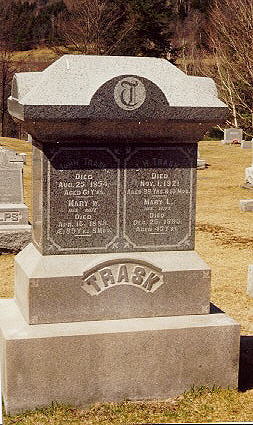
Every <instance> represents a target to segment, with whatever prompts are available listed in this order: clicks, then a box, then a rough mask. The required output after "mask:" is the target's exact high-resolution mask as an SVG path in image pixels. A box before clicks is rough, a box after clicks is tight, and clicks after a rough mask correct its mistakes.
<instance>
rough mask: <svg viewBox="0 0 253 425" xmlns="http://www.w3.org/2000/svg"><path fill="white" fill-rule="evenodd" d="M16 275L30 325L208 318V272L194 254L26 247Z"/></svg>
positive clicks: (20, 301)
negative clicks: (51, 252)
mask: <svg viewBox="0 0 253 425" xmlns="http://www.w3.org/2000/svg"><path fill="white" fill-rule="evenodd" d="M15 270H16V272H15V273H16V275H15V297H16V300H17V304H18V306H19V308H20V310H21V312H22V314H23V315H24V317H25V319H26V321H27V323H29V324H32V325H37V324H42V323H61V322H77V321H79V322H82V321H86V320H112V319H130V318H133V317H154V316H182V315H184V314H185V315H189V314H190V315H191V314H201V315H202V314H208V313H209V308H210V296H209V292H210V280H211V273H210V268H209V266H208V265H207V264H206V263H205V262H204V261H203V260H202V259H201V258H200V257H199V255H198V254H197V253H196V252H195V251H161V252H126V253H113V254H112V253H108V254H88V255H85V254H74V255H42V254H41V253H40V252H39V251H38V250H37V249H36V247H35V246H34V245H33V244H29V245H28V246H27V247H26V248H25V249H24V250H23V251H22V252H20V253H19V254H18V255H17V256H16V259H15ZM147 282H148V283H147ZM152 283H154V284H153V285H152Z"/></svg>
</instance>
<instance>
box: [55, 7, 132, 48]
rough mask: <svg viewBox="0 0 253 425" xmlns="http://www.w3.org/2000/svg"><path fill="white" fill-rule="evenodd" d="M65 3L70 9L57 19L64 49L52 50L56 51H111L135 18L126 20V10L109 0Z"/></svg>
mask: <svg viewBox="0 0 253 425" xmlns="http://www.w3.org/2000/svg"><path fill="white" fill-rule="evenodd" d="M65 3H66V5H67V6H68V7H69V12H68V13H62V14H60V16H58V18H57V21H56V27H57V31H58V33H59V34H60V37H61V45H62V46H63V48H62V47H61V48H59V47H57V48H55V47H54V50H57V52H59V53H63V52H68V53H71V52H75V53H82V54H97V55H101V54H112V53H113V52H116V51H117V49H118V48H119V46H120V45H121V43H122V41H123V40H124V39H125V38H126V37H127V34H128V33H129V32H130V31H131V30H132V28H133V27H134V18H133V17H132V18H131V19H125V17H126V14H125V11H124V10H122V9H121V8H119V7H117V6H116V4H115V3H113V2H109V1H108V0H80V1H79V2H78V4H77V3H75V2H72V1H71V0H69V1H68V0H66V1H65ZM126 9H127V6H126V8H125V10H126Z"/></svg>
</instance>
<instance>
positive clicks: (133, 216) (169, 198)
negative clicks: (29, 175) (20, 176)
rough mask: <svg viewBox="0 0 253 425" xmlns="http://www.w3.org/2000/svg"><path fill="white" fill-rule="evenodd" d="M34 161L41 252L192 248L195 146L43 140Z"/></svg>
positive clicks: (38, 241)
mask: <svg viewBox="0 0 253 425" xmlns="http://www.w3.org/2000/svg"><path fill="white" fill-rule="evenodd" d="M37 159H38V161H39V162H43V167H42V168H43V171H42V173H40V172H39V171H38V176H37V181H38V184H37V188H36V189H35V192H36V193H34V197H35V198H36V199H37V201H36V202H37V203H35V204H34V205H35V206H36V208H35V209H37V210H38V211H37V215H36V213H35V214H34V217H35V227H36V226H37V227H38V229H37V231H36V232H35V231H34V240H35V242H36V244H37V246H38V248H39V249H41V250H42V252H43V254H49V255H50V254H57V253H59V254H71V253H73V254H74V253H102V252H129V251H133V252H134V251H161V250H190V249H193V248H194V224H195V223H194V221H195V188H196V182H195V180H196V161H197V145H195V144H190V143H189V144H186V143H184V145H177V144H170V145H169V146H164V145H162V144H159V145H157V144H155V145H151V144H144V143H142V144H141V146H138V145H137V143H135V144H127V143H126V144H124V145H116V144H115V143H112V144H108V143H107V144H105V145H101V144H99V145H94V146H90V145H87V146H85V147H79V145H70V144H65V145H58V146H57V145H46V146H44V147H43V153H42V156H41V157H40V156H38V158H37ZM35 180H36V179H35ZM41 193H42V199H43V202H42V199H41V196H40V194H41ZM40 223H41V224H40ZM40 229H41V231H40ZM35 236H36V237H35Z"/></svg>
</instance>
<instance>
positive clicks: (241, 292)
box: [0, 138, 253, 335]
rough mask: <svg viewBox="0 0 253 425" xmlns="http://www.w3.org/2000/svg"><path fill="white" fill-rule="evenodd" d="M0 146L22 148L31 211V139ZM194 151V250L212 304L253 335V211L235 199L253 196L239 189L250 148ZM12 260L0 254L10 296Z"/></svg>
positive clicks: (3, 288)
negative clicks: (251, 274)
mask: <svg viewBox="0 0 253 425" xmlns="http://www.w3.org/2000/svg"><path fill="white" fill-rule="evenodd" d="M0 145H2V146H7V147H9V148H11V149H14V150H16V151H17V152H26V153H27V164H26V165H25V166H24V190H25V203H26V204H27V205H28V207H29V209H30V213H31V144H30V143H27V142H25V141H17V140H15V139H8V138H1V139H0ZM199 151H200V156H201V159H205V160H206V162H207V163H208V164H209V166H208V168H206V169H205V170H198V171H197V177H198V186H197V216H196V251H197V252H198V253H199V255H200V256H201V257H202V258H203V259H204V260H205V261H206V262H207V263H208V264H209V266H210V267H211V269H212V288H211V301H212V303H214V304H215V305H216V306H217V307H219V308H220V309H221V310H223V311H224V312H226V313H227V314H228V315H229V316H231V317H232V318H234V319H235V320H237V321H238V322H239V323H240V325H241V334H242V335H253V313H252V312H253V298H250V297H249V296H248V295H247V291H246V289H247V274H248V266H249V264H253V212H252V213H250V212H241V211H240V209H239V200H240V199H250V198H253V190H252V189H243V188H241V185H242V184H243V183H244V171H245V168H246V167H249V166H250V165H251V163H252V151H251V150H249V149H241V147H240V145H222V144H221V143H220V142H218V141H208V142H207V141H205V142H200V144H199ZM30 220H32V217H31V215H30ZM13 265H14V255H1V256H0V297H12V296H13V281H14V278H13ZM251 309H252V312H251Z"/></svg>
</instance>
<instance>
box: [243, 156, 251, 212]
mask: <svg viewBox="0 0 253 425" xmlns="http://www.w3.org/2000/svg"><path fill="white" fill-rule="evenodd" d="M242 187H243V188H244V189H249V190H251V191H252V189H253V158H252V165H251V166H250V167H247V168H245V183H244V184H243V185H242ZM240 210H241V211H243V212H253V199H252V198H251V199H241V200H240Z"/></svg>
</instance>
